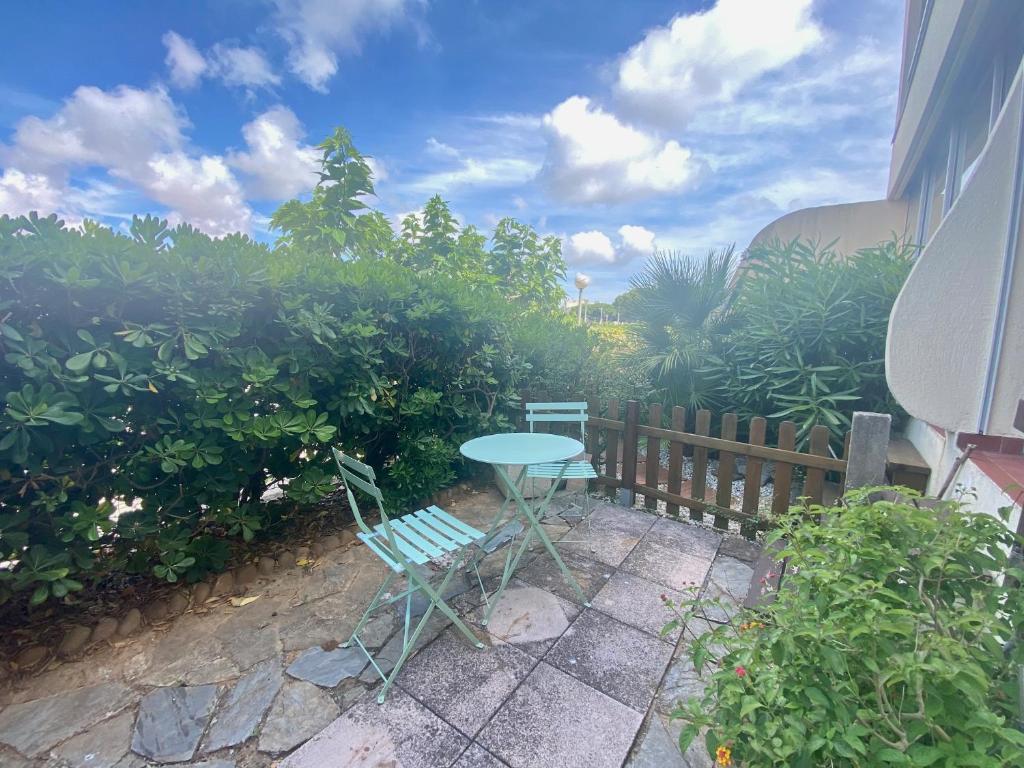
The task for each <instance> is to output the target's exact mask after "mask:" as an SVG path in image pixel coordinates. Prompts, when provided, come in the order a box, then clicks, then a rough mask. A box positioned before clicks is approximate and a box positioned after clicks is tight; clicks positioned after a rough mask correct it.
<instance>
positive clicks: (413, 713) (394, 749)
mask: <svg viewBox="0 0 1024 768" xmlns="http://www.w3.org/2000/svg"><path fill="white" fill-rule="evenodd" d="M468 744H469V739H467V738H466V737H465V736H463V735H462V734H461V733H459V732H458V731H457V730H455V729H454V728H452V727H451V726H450V725H448V724H447V723H446V722H444V721H443V720H441V719H440V718H439V717H438V716H437V715H435V714H434V713H432V712H431V711H430V710H428V709H427V708H426V707H424V706H423V705H422V704H419V703H418V702H417V701H416V700H415V699H413V698H412V697H411V696H409V695H408V694H407V693H405V692H403V691H402V690H401V689H400V688H392V689H391V690H390V691H389V692H388V697H387V699H386V700H385V702H384V703H383V704H377V699H376V697H375V696H373V695H372V694H367V696H366V697H364V698H363V699H362V700H361V701H360V702H359V703H357V704H356V705H355V706H354V707H352V708H351V709H350V710H349V711H348V712H346V713H345V714H344V715H342V716H341V717H339V718H338V719H337V720H335V721H334V722H333V723H331V724H330V725H329V726H327V728H325V729H324V730H323V731H322V732H321V733H320V734H319V735H318V736H316V737H315V738H313V739H311V740H310V741H308V742H306V744H304V745H303V746H302V747H301V748H299V749H298V750H296V751H295V752H293V753H292V754H291V755H289V756H288V757H287V758H285V759H284V760H282V761H281V763H280V765H279V768H324V766H329V765H331V766H353V767H354V766H358V765H365V766H379V767H380V768H384V766H401V768H437V766H443V765H448V764H450V763H451V762H452V759H453V757H454V756H455V755H458V754H459V753H460V752H462V751H463V750H464V749H465V748H466V747H467V746H468Z"/></svg>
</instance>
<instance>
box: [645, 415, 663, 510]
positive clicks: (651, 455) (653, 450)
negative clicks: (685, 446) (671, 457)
mask: <svg viewBox="0 0 1024 768" xmlns="http://www.w3.org/2000/svg"><path fill="white" fill-rule="evenodd" d="M647 423H648V424H650V425H651V426H652V427H660V426H661V403H651V404H650V405H649V406H648V407H647ZM644 466H645V468H646V470H647V471H646V473H645V475H644V483H645V484H646V485H648V486H649V487H651V488H657V487H658V475H659V474H660V473H661V440H659V439H658V438H657V437H648V438H647V460H646V462H645V463H644ZM644 506H645V507H647V509H657V508H658V500H657V499H656V498H655V497H654V496H646V497H645V498H644Z"/></svg>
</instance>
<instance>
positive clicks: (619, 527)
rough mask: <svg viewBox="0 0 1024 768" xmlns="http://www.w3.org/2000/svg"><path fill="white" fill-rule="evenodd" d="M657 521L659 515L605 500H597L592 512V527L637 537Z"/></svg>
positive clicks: (584, 525)
mask: <svg viewBox="0 0 1024 768" xmlns="http://www.w3.org/2000/svg"><path fill="white" fill-rule="evenodd" d="M656 522H658V517H657V516H655V515H652V514H650V513H648V512H642V511H641V510H639V509H631V508H629V507H622V506H619V505H618V504H608V503H604V502H596V503H595V504H594V505H593V507H592V508H591V513H590V527H591V528H592V529H595V528H596V529H598V530H600V529H611V530H615V531H619V532H621V533H630V534H633V535H635V536H637V537H641V536H643V535H644V534H645V533H647V532H648V531H649V530H651V526H653V525H654V524H655V523H656ZM583 527H584V528H585V527H587V526H586V523H584V524H583Z"/></svg>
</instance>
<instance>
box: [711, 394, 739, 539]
mask: <svg viewBox="0 0 1024 768" xmlns="http://www.w3.org/2000/svg"><path fill="white" fill-rule="evenodd" d="M722 439H723V440H735V439H736V414H735V413H725V414H722ZM735 470H736V454H734V453H731V452H730V451H719V452H718V492H717V494H716V495H715V504H716V505H717V506H719V507H722V508H724V509H732V479H733V475H734V474H735ZM714 525H715V528H720V529H723V530H724V529H726V528H728V527H729V518H728V517H726V516H724V515H715V523H714Z"/></svg>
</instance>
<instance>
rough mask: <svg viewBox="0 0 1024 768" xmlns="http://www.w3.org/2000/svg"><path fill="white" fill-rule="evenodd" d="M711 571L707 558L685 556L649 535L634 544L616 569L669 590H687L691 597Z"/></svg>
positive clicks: (709, 561)
mask: <svg viewBox="0 0 1024 768" xmlns="http://www.w3.org/2000/svg"><path fill="white" fill-rule="evenodd" d="M710 568H711V558H710V557H709V558H706V559H705V558H702V557H697V556H695V555H690V554H686V553H684V552H681V551H680V550H678V549H676V548H674V547H673V546H671V545H665V544H659V543H656V542H655V541H653V540H652V539H651V537H650V535H648V536H646V537H644V540H643V541H641V542H640V543H639V544H637V546H636V549H634V550H633V551H632V552H631V553H630V554H629V557H627V558H626V559H625V560H624V561H623V562H622V565H621V566H620V569H621V570H623V571H625V572H626V573H633V574H636V575H637V576H642V577H643V578H645V579H647V580H648V581H653V582H655V583H656V584H661V585H663V586H666V587H668V588H669V589H675V590H680V591H686V590H690V591H691V594H692V595H695V594H696V592H697V590H698V589H700V587H701V585H702V584H703V583H704V577H705V576H707V573H708V570H709V569H710Z"/></svg>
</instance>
